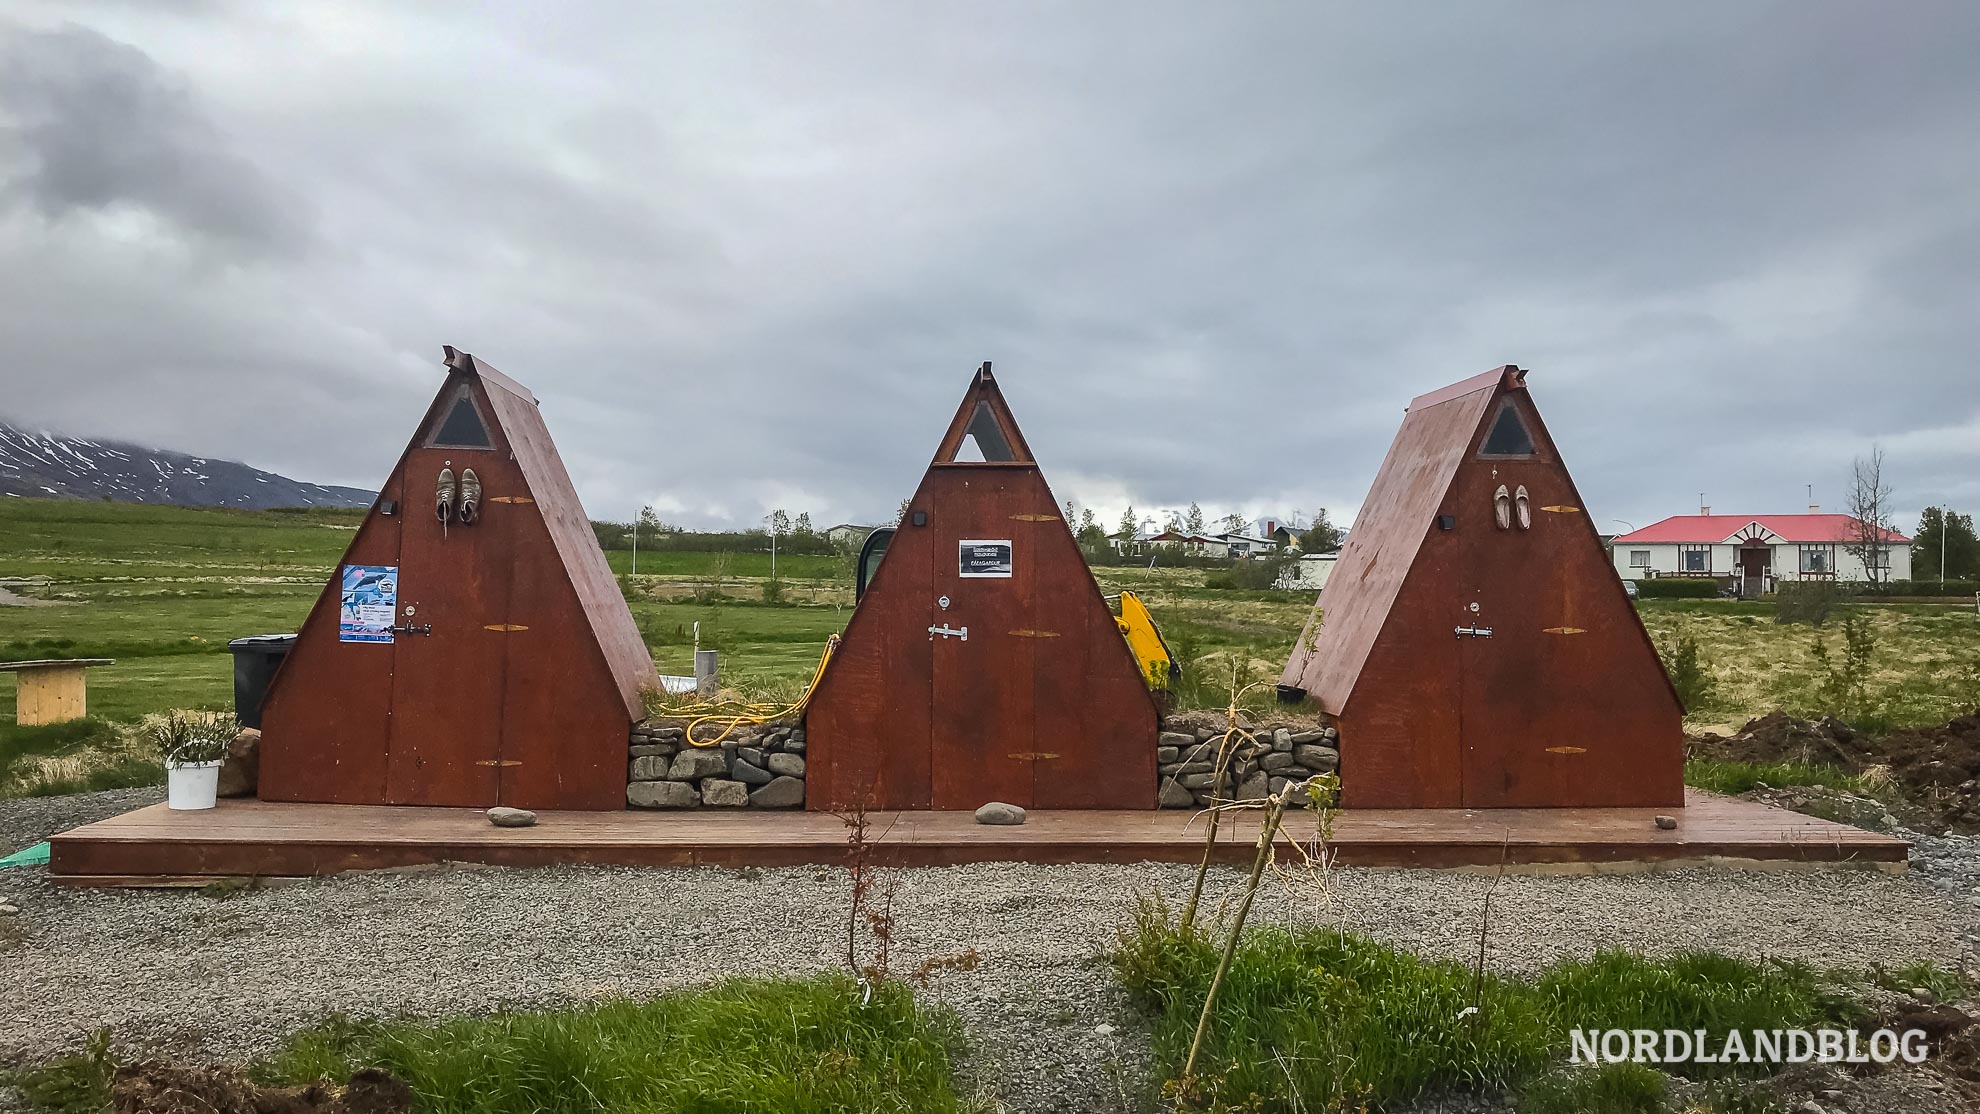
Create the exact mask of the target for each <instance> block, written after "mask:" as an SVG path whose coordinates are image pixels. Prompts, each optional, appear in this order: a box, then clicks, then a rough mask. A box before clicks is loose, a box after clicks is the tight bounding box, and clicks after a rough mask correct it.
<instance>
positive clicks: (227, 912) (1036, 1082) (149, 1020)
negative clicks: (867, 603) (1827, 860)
mask: <svg viewBox="0 0 1980 1114" xmlns="http://www.w3.org/2000/svg"><path fill="white" fill-rule="evenodd" d="M158 796H159V794H158V791H156V790H124V791H118V792H116V793H107V794H90V795H85V796H81V797H71V798H61V799H55V800H36V801H12V802H0V836H4V837H5V839H6V841H7V843H8V845H9V847H10V849H11V848H12V847H19V846H22V845H24V844H26V843H29V842H33V840H35V839H40V838H45V837H46V836H47V835H48V834H49V833H51V832H53V831H58V830H61V829H63V828H66V827H67V826H69V825H71V824H75V823H81V822H84V821H86V820H90V819H95V818H97V817H99V816H105V815H110V814H112V813H116V812H120V811H123V810H125V809H128V808H132V807H135V806H136V805H137V804H142V803H146V802H149V801H151V800H155V799H157V797H158ZM1942 855H1943V856H1944V857H1945V858H1947V859H1953V858H1959V859H1963V860H1965V861H1967V862H1968V863H1969V864H1970V865H1969V868H1967V870H1966V872H1965V873H1957V874H1956V873H1955V872H1954V870H1953V868H1951V867H1946V868H1944V869H1943V870H1941V868H1939V867H1936V866H1935V867H1934V868H1933V870H1934V872H1933V873H1924V874H1920V875H1912V876H1904V875H1891V874H1882V873H1876V872H1872V871H1865V870H1854V869H1843V868H1828V869H1801V870H1788V871H1758V870H1750V871H1740V870H1726V869H1703V868H1700V869H1684V870H1675V871H1670V872H1666V873H1646V874H1630V875H1608V876H1563V875H1509V876H1507V877H1505V878H1504V879H1502V880H1500V881H1499V882H1498V884H1497V886H1498V888H1497V890H1496V892H1495V893H1494V896H1493V898H1492V903H1491V925H1490V929H1491V933H1490V947H1489V961H1490V962H1491V963H1492V964H1493V965H1494V966H1496V967H1499V968H1501V969H1508V970H1517V969H1524V968H1531V967H1535V966H1538V965H1542V964H1544V963H1546V962H1548V961H1549V960H1552V959H1554V958H1557V957H1561V956H1568V955H1585V954H1587V953H1589V952H1592V951H1594V950H1596V949H1598V948H1603V947H1627V948H1638V949H1642V950H1645V951H1650V952H1662V951H1669V950H1673V949H1678V948H1686V947H1708V946H1709V947H1714V948H1718V949H1722V950H1727V951H1732V952H1738V953H1742V954H1748V955H1754V956H1764V955H1775V956H1783V957H1794V958H1799V959H1803V960H1806V961H1809V962H1811V963H1815V964H1818V965H1821V966H1859V967H1860V966H1864V965H1867V964H1869V963H1872V962H1879V961H1881V962H1884V963H1900V962H1904V961H1908V960H1913V959H1933V960H1937V961H1939V962H1942V963H1947V964H1951V965H1955V966H1960V967H1963V968H1967V969H1975V968H1976V967H1980V963H1977V962H1976V956H1975V953H1974V939H1975V937H1974V935H1973V934H1974V933H1975V931H1976V929H1977V928H1980V921H1977V920H1976V914H1977V913H1980V910H1976V908H1975V906H1974V904H1973V903H1972V902H1971V901H1970V900H1969V897H1970V896H1971V895H1970V892H1969V891H1970V887H1971V885H1973V884H1975V883H1976V882H1980V879H1975V875H1976V874H1980V870H1974V869H1972V866H1971V861H1972V859H1973V857H1974V856H1973V848H1972V847H1971V846H1970V845H1966V844H1963V843H1961V844H1957V845H1955V844H1948V845H1947V846H1946V847H1945V848H1943V849H1941V848H1938V847H1936V846H1934V847H1933V848H1931V849H1929V850H1928V856H1929V858H1928V861H1930V862H1933V863H1937V862H1939V861H1940V859H1941V856H1942ZM897 874H898V878H897V885H898V888H897V892H896V895H895V904H894V908H895V915H896V918H897V920H898V922H899V925H900V930H899V934H898V941H897V943H898V948H899V951H898V953H897V957H896V960H895V966H896V969H898V970H907V969H911V968H912V967H913V966H914V965H915V964H917V963H919V962H921V961H922V960H924V959H928V958H934V957H942V956H952V955H956V954H958V953H961V952H963V951H964V950H965V949H967V948H970V947H974V948H975V949H976V950H977V951H978V953H979V954H980V956H981V963H980V965H979V966H978V967H977V968H976V969H974V970H969V971H950V972H947V973H944V974H941V975H938V976H937V977H936V978H935V980H934V983H933V986H932V989H931V994H932V996H933V997H934V998H935V999H937V1000H939V1001H941V1002H944V1003H946V1004H948V1005H949V1006H951V1007H953V1008H954V1009H955V1010H956V1011H957V1013H958V1014H959V1015H960V1016H961V1017H962V1019H963V1021H964V1024H965V1026H966V1030H967V1034H968V1039H969V1041H970V1045H971V1050H972V1051H971V1058H970V1060H969V1062H968V1063H967V1064H966V1065H965V1071H966V1075H967V1078H968V1081H969V1085H970V1086H971V1087H973V1088H974V1089H975V1090H976V1091H978V1092H979V1093H980V1094H982V1095H983V1096H984V1097H986V1098H995V1099H997V1100H1000V1101H1001V1102H1002V1103H1003V1104H1005V1105H1007V1106H1008V1108H1009V1109H1011V1110H1014V1111H1048V1110H1049V1111H1056V1110H1079V1111H1112V1110H1126V1109H1134V1108H1135V1105H1136V1104H1135V1102H1134V1101H1133V1100H1134V1096H1135V1095H1136V1094H1137V1093H1138V1091H1139V1089H1140V1087H1141V1082H1140V1080H1141V1079H1142V1077H1143V1074H1144V1072H1145V1068H1146V1053H1145V1050H1144V1045H1145V1038H1144V1032H1143V1030H1142V1028H1141V1026H1140V1025H1139V1024H1138V1022H1137V1021H1136V1019H1135V1017H1134V1015H1133V1013H1132V1011H1131V1010H1129V1009H1128V1008H1127V1006H1126V1005H1125V1003H1124V1001H1123V1000H1122V997H1121V995H1120V993H1119V992H1118V991H1117V990H1116V989H1115V988H1114V986H1113V984H1112V982H1111V980H1110V978H1109V975H1108V972H1107V970H1106V967H1105V964H1104V962H1103V961H1102V959H1101V956H1102V954H1103V952H1104V951H1105V949H1106V948H1107V946H1108V944H1109V942H1110V940H1111V938H1112V933H1113V929H1114V926H1115V925H1116V924H1118V923H1119V922H1120V921H1121V920H1122V918H1123V916H1124V914H1125V912H1126V910H1127V909H1128V907H1129V905H1130V903H1131V901H1132V899H1133V896H1134V895H1135V894H1136V893H1140V892H1146V891H1149V890H1154V889H1160V890H1162V891H1164V892H1166V893H1168V894H1170V895H1180V894H1181V893H1182V892H1184V891H1185V889H1186V887H1187V884H1188V880H1189V877H1190V872H1189V870H1188V869H1187V868H1180V867H1164V866H1152V865H1151V866H1099V865H1094V866H1073V867H1049V868H1048V867H1033V866H1024V865H1007V864H998V865H985V866H970V867H953V868H942V869H919V870H905V871H900V872H897ZM1954 877H1957V879H1959V881H1957V882H1956V883H1955V884H1954V890H1955V892H1950V893H1949V892H1945V891H1943V890H1942V889H1941V888H1939V887H1938V886H1935V884H1934V883H1935V882H1936V881H1938V880H1939V879H1942V878H1954ZM1969 879H1972V880H1971V881H1970V880H1969ZM1240 881H1241V879H1240V877H1239V875H1238V874H1237V872H1235V871H1220V872H1219V874H1218V876H1217V878H1216V883H1215V886H1214V888H1213V891H1212V892H1213V894H1214V893H1223V892H1230V891H1232V890H1234V889H1235V888H1236V887H1237V885H1238V884H1239V883H1240ZM1493 884H1494V883H1493V880H1492V879H1491V878H1490V877H1488V876H1484V875H1479V874H1465V873H1440V872H1429V871H1392V870H1348V871H1341V872H1338V873H1337V875H1336V877H1335V883H1334V886H1333V895H1332V899H1331V901H1330V902H1329V903H1328V904H1327V907H1326V908H1322V907H1321V906H1320V904H1319V903H1317V902H1316V901H1315V900H1314V896H1313V894H1312V893H1311V892H1310V891H1307V890H1298V891H1294V890H1289V889H1287V888H1284V887H1281V886H1276V885H1275V886H1274V888H1273V889H1271V890H1269V891H1268V892H1267V894H1266V895H1264V896H1262V897H1261V899H1260V902H1259V906H1258V910H1257V915H1258V916H1260V917H1262V918H1264V919H1271V920H1278V921H1300V920H1312V919H1315V918H1318V917H1322V916H1325V915H1326V913H1327V911H1328V909H1332V910H1335V911H1337V912H1338V914H1339V915H1340V917H1341V918H1342V919H1344V920H1345V922H1346V923H1347V924H1348V926H1349V927H1351V928H1355V929H1358V930H1360V931H1363V932H1366V933H1368V934H1370V935H1372V936H1374V937H1376V938H1378V939H1382V940H1386V941H1389V942H1392V943H1394V944H1397V945H1400V946H1404V947H1409V948H1412V949H1415V950H1417V951H1420V952H1425V953H1430V954H1436V955H1445V956H1454V957H1461V958H1467V957H1469V956H1471V955H1473V954H1474V953H1475V951H1476V949H1477V932H1478V917H1479V909H1480V907H1481V904H1482V901H1483V898H1484V895H1485V893H1486V891H1487V890H1488V888H1490V887H1492V886H1493ZM0 896H5V897H8V898H11V899H12V900H14V901H15V903H17V904H19V905H20V906H21V907H22V912H21V913H20V914H19V915H18V916H15V917H12V918H8V919H7V920H6V921H5V922H4V924H0V933H4V935H3V936H0V985H5V986H7V987H8V988H9V995H8V997H9V999H10V1000H11V1001H12V1002H13V1003H15V1004H16V1005H17V1006H19V1007H20V1008H18V1009H15V1010H9V1011H0V1060H10V1061H17V1060H21V1059H39V1058H43V1057H46V1056H49V1055H52V1054H56V1053H60V1052H63V1051H67V1050H70V1049H73V1048H74V1047H75V1046H77V1045H78V1044H79V1043H80V1042H81V1041H82V1040H83V1038H84V1037H85V1036H86V1035H87V1034H88V1033H89V1032H90V1031H92V1030H94V1029H96V1028H98V1027H100V1026H103V1025H109V1026H111V1027H112V1029H113V1031H114V1032H115V1034H116V1035H117V1038H118V1040H119V1041H120V1042H121V1043H125V1044H127V1045H131V1046H136V1047H143V1048H149V1049H156V1050H160V1051H167V1052H170V1053H173V1054H177V1055H184V1056H192V1057H212V1058H232V1057H242V1056H252V1055H254V1054H257V1053H260V1052H265V1051H267V1050H268V1049H270V1048H272V1047H274V1046H275V1044H276V1043H277V1042H278V1041H279V1040H280V1039H281V1038H282V1037H283V1035H284V1034H286V1033H288V1032H290V1031H291V1030H294V1029H296V1028H299V1027H301V1026H304V1025H307V1024H309V1023H311V1022H312V1021H315V1020H317V1019H319V1018H321V1017H322V1016H323V1015H325V1014H326V1013H329V1012H333V1011H342V1012H346V1013H353V1014H365V1015H393V1014H401V1013H410V1014H423V1015H437V1014H445V1013H451V1012H459V1011H485V1010H490V1009H494V1008H496V1007H499V1006H505V1005H544V1004H550V1003H557V1002H565V1001H570V1000H573V999H584V998H595V997H600V996H605V995H613V994H634V995H638V994H646V993H650V992H653V991H655V990H659V989H663V988H669V987H677V986H685V985H691V984H694V983H699V982H702V981H705V980H708V979H712V978H716V977H719V976H723V975H736V974H746V975H773V974H780V973H784V972H793V971H812V970H819V969H825V968H830V967H832V966H834V965H835V964H836V963H837V962H838V961H839V957H840V955H841V954H842V949H843V947H844V944H843V941H844V924H843V922H842V921H841V920H840V919H839V918H840V917H841V916H842V915H843V914H842V913H841V910H842V909H843V907H844V902H845V887H844V884H843V882H842V880H841V878H840V877H839V872H838V871H836V870H832V869H819V868H790V869H779V870H760V871H759V870H746V871H734V870H716V869H701V870H675V871H655V870H620V869H602V868H556V869H545V870H530V871H504V870H496V869H486V868H474V867H451V868H441V869H434V870H427V871H413V872H402V873H371V874H362V875H349V876H344V877H338V878H327V879H317V880H311V881H307V882H302V883H297V884H293V885H284V886H279V887H274V888H269V889H265V890H258V891H253V892H243V893H239V894H237V895H235V896H232V897H228V898H225V899H221V898H216V897H211V896H203V895H201V894H199V893H198V892H187V891H177V892H173V891H69V890H61V889H56V888H54V887H51V886H48V885H47V884H46V883H45V882H44V881H43V880H42V872H41V871H39V870H38V869H31V868H30V869H16V870H13V871H9V872H6V873H5V874H0ZM1103 1027H1111V1029H1107V1028H1103ZM1451 1109H1455V1108H1451Z"/></svg>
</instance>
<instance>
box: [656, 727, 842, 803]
mask: <svg viewBox="0 0 1980 1114" xmlns="http://www.w3.org/2000/svg"><path fill="white" fill-rule="evenodd" d="M688 723H689V721H687V720H684V719H670V718H665V717H658V716H650V717H648V718H646V719H644V720H641V721H640V722H639V723H637V724H634V725H633V729H632V738H631V742H630V746H629V748H628V750H627V755H626V758H627V767H626V804H628V805H629V806H631V807H633V808H672V809H681V808H803V807H804V723H803V722H802V721H799V720H775V721H772V722H770V723H765V724H760V725H750V726H743V727H738V728H736V729H735V730H734V731H731V732H730V733H729V735H728V737H727V738H724V739H723V740H722V741H721V742H719V743H717V744H715V745H714V746H707V747H701V746H690V745H689V744H688V742H687V729H688ZM720 730H721V729H720V728H719V727H716V726H711V725H709V724H706V723H704V724H702V725H701V726H700V727H698V728H696V729H695V737H696V738H697V739H702V738H707V737H710V736H713V735H717V734H719V733H720Z"/></svg>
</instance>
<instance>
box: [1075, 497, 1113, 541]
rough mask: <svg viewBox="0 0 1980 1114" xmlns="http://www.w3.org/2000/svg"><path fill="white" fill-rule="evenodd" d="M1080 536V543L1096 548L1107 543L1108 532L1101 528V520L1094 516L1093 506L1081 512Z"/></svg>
mask: <svg viewBox="0 0 1980 1114" xmlns="http://www.w3.org/2000/svg"><path fill="white" fill-rule="evenodd" d="M1078 538H1079V544H1081V545H1083V546H1088V547H1091V548H1095V549H1097V548H1099V547H1101V546H1103V545H1106V544H1107V532H1106V531H1105V530H1102V529H1101V528H1100V520H1099V519H1098V518H1096V517H1094V514H1093V508H1092V507H1086V508H1084V509H1082V510H1081V511H1080V512H1079V534H1078Z"/></svg>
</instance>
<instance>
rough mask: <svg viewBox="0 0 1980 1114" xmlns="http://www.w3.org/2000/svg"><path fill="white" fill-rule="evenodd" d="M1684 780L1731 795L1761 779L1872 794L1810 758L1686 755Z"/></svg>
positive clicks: (1768, 782)
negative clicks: (1774, 759) (1762, 759)
mask: <svg viewBox="0 0 1980 1114" xmlns="http://www.w3.org/2000/svg"><path fill="white" fill-rule="evenodd" d="M1684 783H1685V784H1686V785H1690V786H1694V787H1696V788H1699V789H1710V790H1711V791H1713V792H1715V793H1727V794H1732V795H1738V794H1740V793H1746V792H1750V791H1752V790H1753V789H1756V788H1758V787H1759V786H1760V785H1762V784H1763V783H1764V784H1766V785H1770V786H1772V787H1774V788H1775V789H1786V788H1788V787H1790V786H1795V785H1819V786H1822V787H1824V788H1828V789H1841V790H1843V791H1845V792H1849V793H1861V794H1863V795H1865V796H1870V795H1872V794H1871V791H1870V786H1869V785H1868V784H1866V783H1865V782H1864V780H1863V779H1862V778H1860V777H1857V776H1856V775H1854V774H1851V773H1848V772H1846V771H1844V770H1840V769H1838V768H1836V767H1834V766H1824V765H1821V764H1820V763H1814V762H1734V761H1730V760H1727V759H1721V758H1687V759H1685V760H1684Z"/></svg>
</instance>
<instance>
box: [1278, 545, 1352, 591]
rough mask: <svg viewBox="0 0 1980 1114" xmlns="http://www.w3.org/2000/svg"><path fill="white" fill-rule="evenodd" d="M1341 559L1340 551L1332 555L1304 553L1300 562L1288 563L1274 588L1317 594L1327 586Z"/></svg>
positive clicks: (1300, 557) (1300, 556)
mask: <svg viewBox="0 0 1980 1114" xmlns="http://www.w3.org/2000/svg"><path fill="white" fill-rule="evenodd" d="M1340 559H1341V554H1340V551H1339V550H1335V551H1334V552H1332V553H1302V554H1300V555H1299V560H1297V561H1289V562H1287V563H1286V571H1285V572H1283V573H1280V574H1279V579H1278V580H1277V581H1276V582H1274V583H1273V585H1272V587H1274V588H1284V589H1286V590H1287V591H1298V592H1317V591H1319V590H1320V589H1322V588H1325V587H1326V586H1327V577H1329V576H1331V575H1333V572H1334V563H1335V562H1337V561H1339V560H1340Z"/></svg>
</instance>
